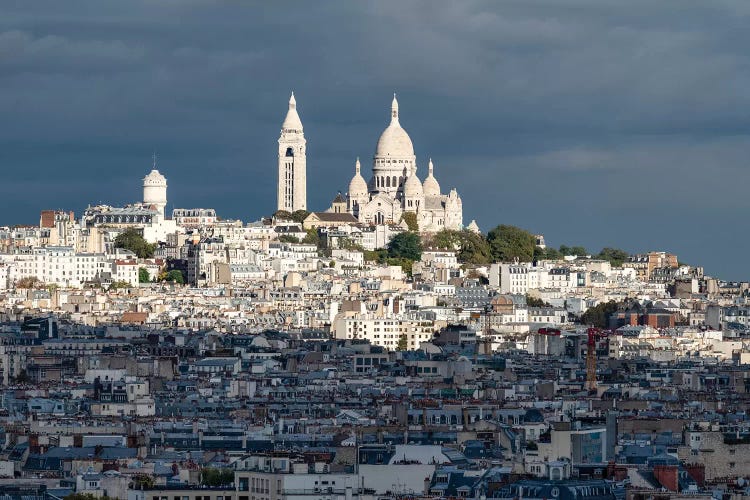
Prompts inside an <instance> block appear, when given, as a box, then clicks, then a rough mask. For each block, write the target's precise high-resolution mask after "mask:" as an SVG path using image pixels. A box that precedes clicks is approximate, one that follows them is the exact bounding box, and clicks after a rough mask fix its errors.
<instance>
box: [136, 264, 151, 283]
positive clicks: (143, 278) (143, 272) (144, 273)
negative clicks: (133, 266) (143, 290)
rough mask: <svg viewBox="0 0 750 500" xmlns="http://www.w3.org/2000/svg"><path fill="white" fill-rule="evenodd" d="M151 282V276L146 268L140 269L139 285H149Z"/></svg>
mask: <svg viewBox="0 0 750 500" xmlns="http://www.w3.org/2000/svg"><path fill="white" fill-rule="evenodd" d="M149 281H151V275H150V274H149V273H148V269H146V268H145V267H139V268H138V283H148V282H149Z"/></svg>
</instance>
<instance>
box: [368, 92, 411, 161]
mask: <svg viewBox="0 0 750 500" xmlns="http://www.w3.org/2000/svg"><path fill="white" fill-rule="evenodd" d="M413 156H414V145H413V144H412V142H411V139H410V138H409V134H407V133H406V130H404V129H403V128H402V127H401V124H400V123H399V122H398V101H397V100H396V96H395V95H394V96H393V103H392V104H391V123H390V125H388V127H387V128H386V129H385V130H384V131H383V133H382V134H380V139H378V146H377V148H376V149H375V157H379V158H389V157H390V158H405V157H407V158H408V157H413Z"/></svg>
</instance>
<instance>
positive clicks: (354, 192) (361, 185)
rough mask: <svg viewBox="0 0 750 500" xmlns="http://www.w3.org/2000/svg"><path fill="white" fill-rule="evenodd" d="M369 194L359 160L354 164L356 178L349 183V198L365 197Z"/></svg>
mask: <svg viewBox="0 0 750 500" xmlns="http://www.w3.org/2000/svg"><path fill="white" fill-rule="evenodd" d="M366 194H367V182H366V181H365V178H364V177H362V173H361V167H360V164H359V158H357V162H356V163H355V164H354V177H352V180H351V182H350V183H349V196H363V195H366Z"/></svg>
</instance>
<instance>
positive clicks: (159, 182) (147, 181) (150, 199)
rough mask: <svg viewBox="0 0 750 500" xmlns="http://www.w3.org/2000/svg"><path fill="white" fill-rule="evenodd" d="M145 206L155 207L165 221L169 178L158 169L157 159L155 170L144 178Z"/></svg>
mask: <svg viewBox="0 0 750 500" xmlns="http://www.w3.org/2000/svg"><path fill="white" fill-rule="evenodd" d="M143 204H144V205H153V206H155V207H156V210H158V211H159V214H160V215H161V218H162V219H164V209H165V208H166V207H167V178H166V177H164V176H163V175H161V173H159V171H158V170H157V169H156V159H154V168H153V170H151V172H150V173H149V174H148V175H147V176H146V177H144V178H143Z"/></svg>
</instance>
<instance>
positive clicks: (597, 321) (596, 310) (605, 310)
mask: <svg viewBox="0 0 750 500" xmlns="http://www.w3.org/2000/svg"><path fill="white" fill-rule="evenodd" d="M619 308H620V304H618V303H617V302H615V301H614V300H610V301H609V302H602V303H600V304H597V305H595V306H594V307H590V308H588V309H587V310H586V312H585V313H583V314H582V315H581V323H583V324H584V325H590V326H596V327H599V328H607V327H609V317H610V316H611V315H612V313H614V312H615V311H617V310H618V309H619Z"/></svg>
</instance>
